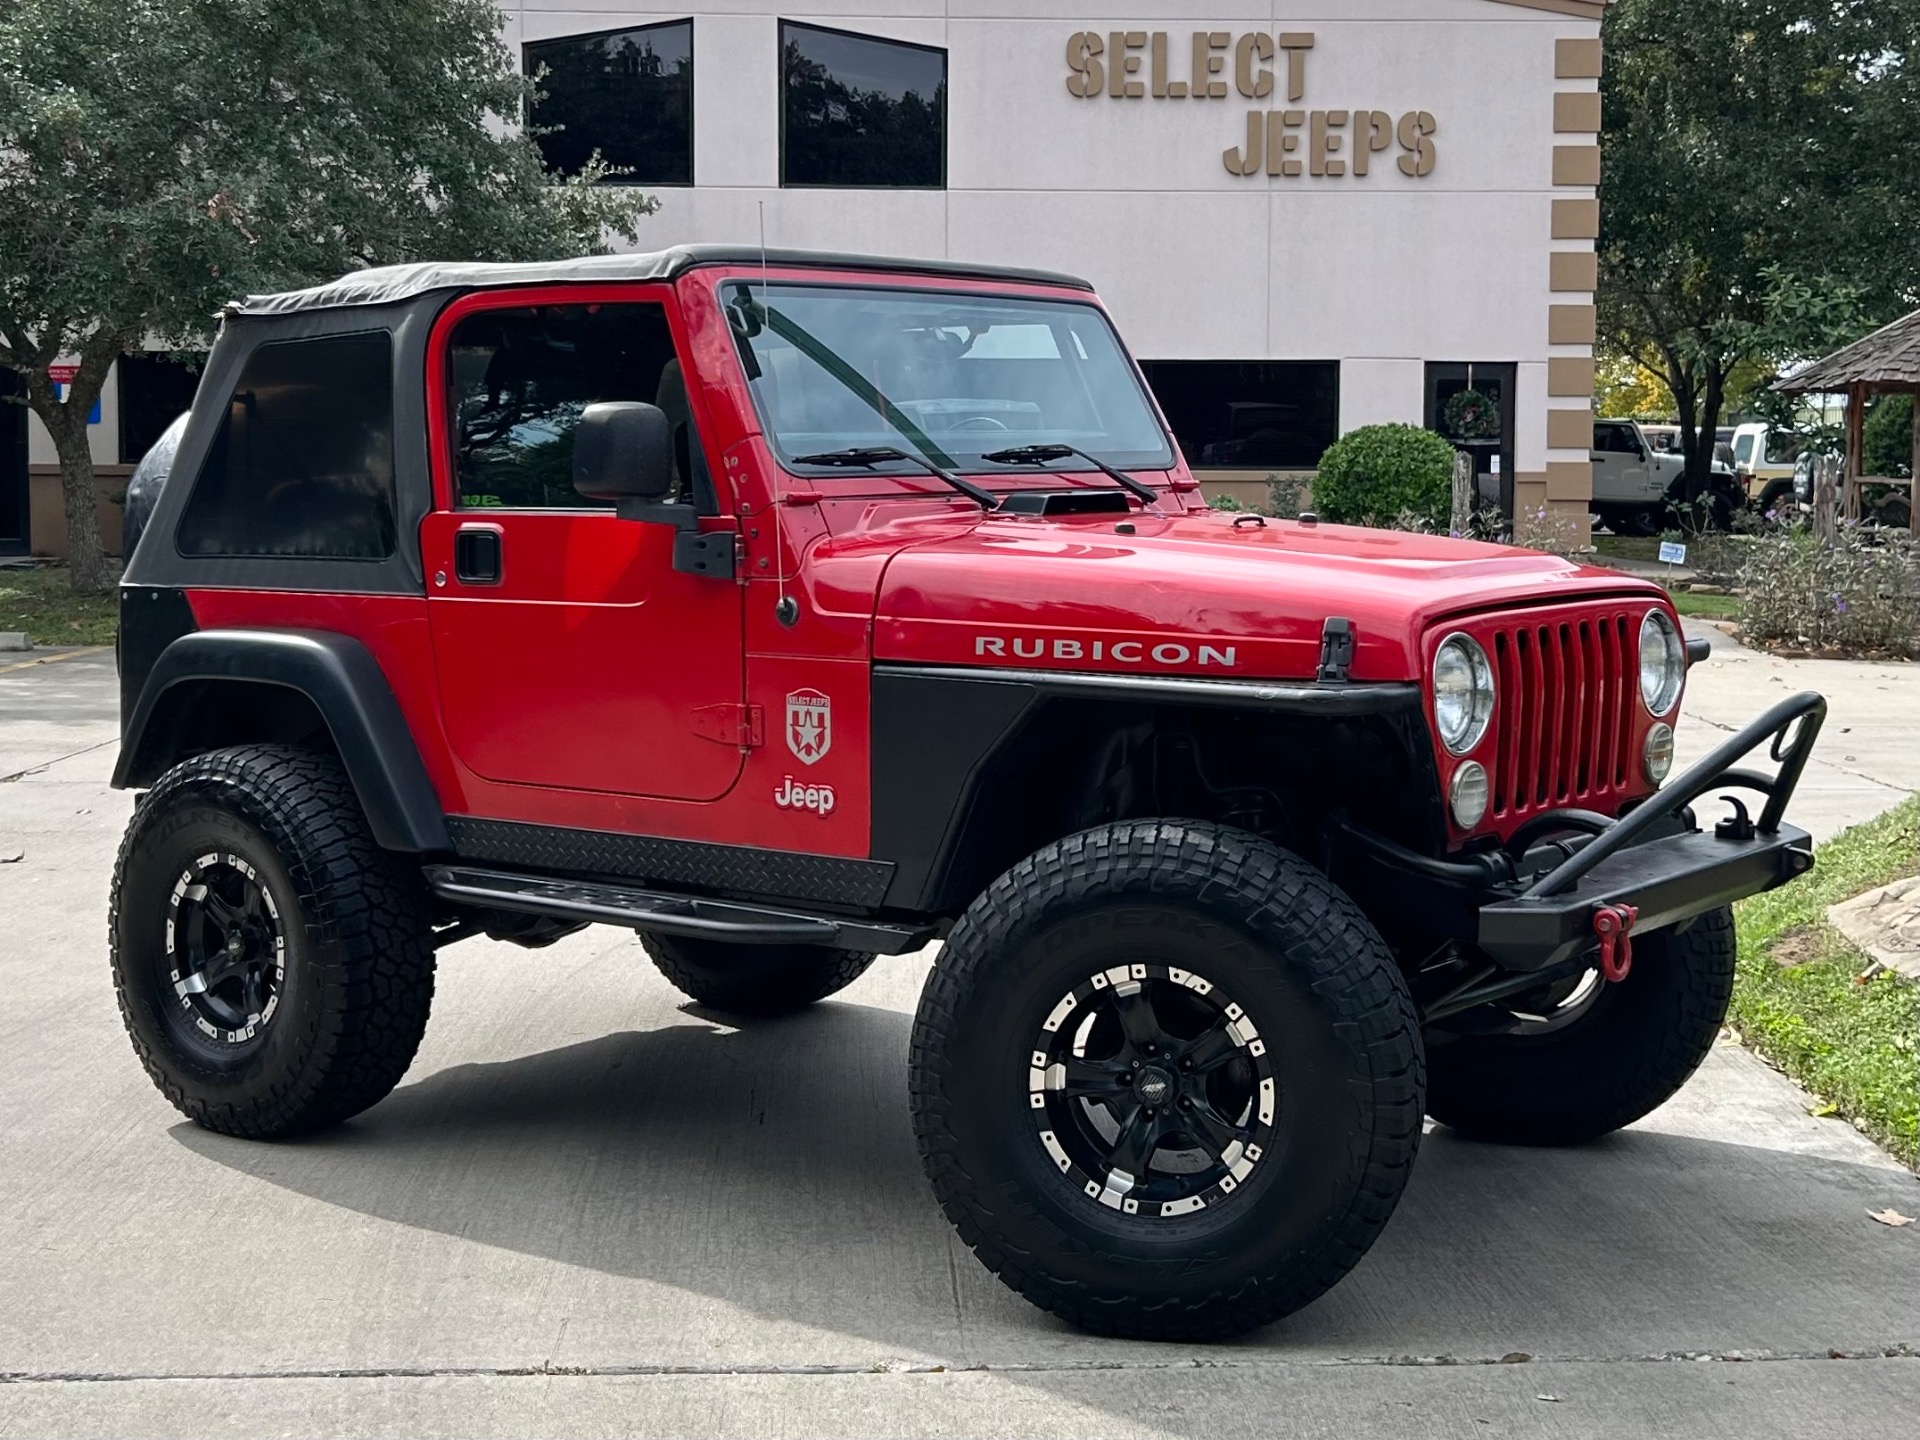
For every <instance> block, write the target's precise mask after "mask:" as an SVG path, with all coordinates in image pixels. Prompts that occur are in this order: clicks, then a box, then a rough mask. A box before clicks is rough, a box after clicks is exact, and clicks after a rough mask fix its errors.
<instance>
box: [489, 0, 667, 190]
mask: <svg viewBox="0 0 1920 1440" xmlns="http://www.w3.org/2000/svg"><path fill="white" fill-rule="evenodd" d="M525 53H526V67H527V73H528V74H529V75H540V72H541V70H542V68H543V67H544V68H545V71H546V74H545V75H543V76H541V78H540V80H539V82H538V83H539V88H540V90H541V91H542V92H543V93H542V95H541V96H540V98H539V99H537V100H535V101H534V102H533V103H532V104H531V105H530V106H529V107H528V110H527V119H528V121H529V123H530V124H531V125H532V127H533V128H534V130H535V131H545V132H547V133H544V134H536V135H535V137H534V138H535V141H536V143H537V144H538V145H539V146H540V153H541V155H542V156H543V157H544V158H545V160H546V162H547V168H548V169H549V170H553V171H556V172H558V173H559V174H562V175H572V174H575V173H577V172H578V171H579V169H580V167H581V166H583V165H585V164H586V163H587V160H588V159H589V158H590V157H591V156H592V154H593V152H594V151H596V150H598V151H599V152H600V158H601V159H602V160H604V161H606V162H607V164H609V165H611V166H613V167H614V168H615V169H616V170H620V171H623V172H625V173H623V174H620V175H617V176H615V177H614V181H613V183H615V184H620V185H691V184H692V183H693V21H691V20H675V21H671V22H669V23H668V24H665V25H642V26H639V27H637V28H635V29H631V30H603V31H600V32H599V33H597V34H593V35H568V36H566V37H565V38H563V39H559V40H541V41H538V42H536V43H534V44H531V45H528V46H526V47H525Z"/></svg>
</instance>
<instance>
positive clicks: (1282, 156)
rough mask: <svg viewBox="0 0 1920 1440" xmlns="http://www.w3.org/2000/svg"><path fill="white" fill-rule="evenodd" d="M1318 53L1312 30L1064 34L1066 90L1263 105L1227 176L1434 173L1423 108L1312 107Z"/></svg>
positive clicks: (1431, 131)
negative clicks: (1389, 168) (1390, 167)
mask: <svg viewBox="0 0 1920 1440" xmlns="http://www.w3.org/2000/svg"><path fill="white" fill-rule="evenodd" d="M1313 48H1314V36H1313V32H1312V31H1309V30H1282V31H1279V32H1278V33H1277V34H1270V33H1269V32H1267V31H1265V30H1249V31H1247V32H1245V33H1243V34H1237V35H1236V34H1235V33H1234V32H1233V31H1231V30H1195V31H1192V32H1191V33H1173V32H1169V31H1166V30H1151V31H1149V30H1109V31H1105V32H1102V31H1099V30H1080V31H1076V32H1075V33H1074V34H1072V35H1070V36H1068V37H1067V93H1068V94H1069V95H1072V96H1073V97H1074V98H1075V99H1079V100H1093V99H1097V98H1098V97H1100V96H1102V95H1104V96H1106V97H1107V98H1108V99H1110V100H1139V99H1142V98H1151V99H1154V100H1180V101H1193V100H1227V99H1229V98H1230V97H1232V96H1234V95H1238V96H1240V97H1241V98H1242V99H1246V100H1254V101H1262V102H1265V104H1264V105H1263V106H1262V107H1261V108H1257V109H1253V110H1249V111H1248V112H1247V115H1246V131H1245V135H1244V138H1240V139H1239V143H1238V144H1236V145H1233V146H1231V147H1229V148H1228V149H1226V150H1224V151H1222V152H1221V156H1220V158H1221V160H1222V162H1223V163H1224V164H1225V165H1226V167H1227V173H1228V174H1230V175H1259V174H1262V173H1265V174H1267V175H1275V176H1280V177H1282V178H1284V179H1294V178H1297V177H1301V176H1311V177H1314V178H1325V179H1337V178H1340V177H1342V176H1349V175H1350V176H1354V177H1357V178H1360V179H1365V178H1366V177H1367V176H1368V175H1371V174H1372V173H1373V171H1374V169H1375V168H1376V167H1377V166H1383V165H1385V164H1387V163H1388V161H1389V160H1391V161H1392V162H1393V163H1394V164H1395V165H1397V166H1398V167H1399V170H1400V173H1401V174H1403V175H1408V176H1411V177H1413V178H1414V179H1421V178H1424V177H1425V176H1428V175H1431V174H1432V173H1433V167H1434V163H1435V161H1436V160H1437V159H1438V151H1437V150H1436V149H1435V147H1434V136H1435V135H1437V134H1438V133H1439V131H1440V126H1439V123H1438V122H1437V121H1436V120H1435V119H1434V118H1433V116H1432V115H1431V114H1429V113H1428V112H1427V111H1425V110H1408V111H1405V112H1404V113H1402V114H1400V115H1398V116H1395V115H1394V113H1393V112H1392V111H1389V110H1373V109H1358V110H1310V109H1308V108H1306V105H1305V103H1304V102H1305V101H1306V98H1307V88H1308V75H1309V70H1310V68H1311V67H1310V66H1309V63H1308V62H1309V60H1310V59H1311V57H1312V52H1313ZM1283 95H1284V99H1283V98H1282V97H1283ZM1237 138H1238V137H1237Z"/></svg>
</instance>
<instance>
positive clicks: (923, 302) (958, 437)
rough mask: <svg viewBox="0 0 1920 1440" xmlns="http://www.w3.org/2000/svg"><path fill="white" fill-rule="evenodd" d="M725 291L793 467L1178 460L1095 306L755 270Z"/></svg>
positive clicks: (1131, 464) (1167, 463)
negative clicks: (1042, 457)
mask: <svg viewBox="0 0 1920 1440" xmlns="http://www.w3.org/2000/svg"><path fill="white" fill-rule="evenodd" d="M722 299H723V300H724V301H725V303H726V306H727V313H728V316H729V319H730V320H731V322H732V325H733V329H734V336H735V339H736V340H737V341H738V343H739V346H740V351H741V360H742V363H743V364H744V365H745V367H746V371H747V377H748V384H749V388H750V389H751V390H752V392H753V400H754V405H755V407H756V409H757V410H758V411H759V414H760V422H761V425H762V426H763V428H764V429H765V431H766V434H767V438H768V440H769V441H770V442H771V443H772V445H773V449H774V453H775V454H777V455H778V456H779V457H780V460H781V462H782V463H783V464H786V465H796V464H801V462H799V461H798V459H797V457H799V456H804V455H817V454H827V453H832V452H836V451H846V450H854V449H866V448H870V447H877V446H891V447H893V448H896V449H900V450H906V451H910V452H913V453H916V454H920V455H924V456H926V457H927V458H928V459H930V460H932V461H933V462H934V463H936V464H938V465H942V466H945V467H947V468H949V469H964V470H972V471H975V472H976V473H977V472H981V471H985V472H987V473H989V474H1001V473H1008V467H1006V466H1004V465H996V464H994V463H993V462H991V461H983V460H982V459H981V456H983V455H985V454H987V453H988V452H991V451H995V450H1006V449H1008V448H1010V447H1014V446H1027V445H1040V444H1062V445H1072V446H1074V447H1076V448H1077V449H1081V450H1085V451H1087V452H1088V453H1090V454H1092V455H1096V456H1098V457H1099V458H1100V459H1102V460H1104V461H1106V462H1107V463H1108V464H1109V465H1114V466H1117V467H1119V468H1121V469H1135V470H1164V469H1169V468H1171V467H1172V465H1173V463H1174V462H1173V452H1172V450H1171V449H1170V447H1169V445H1168V442H1167V437H1166V433H1165V432H1164V431H1163V430H1162V429H1161V428H1160V421H1159V419H1158V417H1156V416H1155V414H1154V412H1153V407H1152V406H1151V405H1150V404H1149V403H1148V401H1147V396H1146V392H1145V391H1144V389H1142V387H1141V384H1140V381H1139V379H1138V378H1137V377H1136V375H1135V373H1134V369H1133V366H1132V364H1131V363H1129V361H1128V360H1127V357H1126V353H1125V352H1124V351H1123V350H1121V348H1120V342H1119V340H1118V339H1117V338H1116V337H1115V335H1114V333H1113V327H1112V326H1110V325H1109V324H1108V323H1107V320H1106V317H1105V316H1104V315H1102V314H1101V313H1100V311H1098V310H1097V309H1095V308H1094V307H1093V306H1091V305H1078V304H1073V303H1071V302H1062V301H1054V300H1014V299H1005V298H1002V297H999V296H984V295H979V296H976V295H963V294H954V293H950V292H934V291H916V290H880V289H871V290H869V289H861V288H858V287H854V286H831V285H787V284H780V283H777V282H776V283H774V284H771V285H767V284H763V283H761V282H757V281H756V282H746V281H729V282H728V283H727V284H726V286H725V287H724V289H723V293H722ZM877 465H878V466H879V467H881V468H886V469H897V468H905V467H902V465H901V462H899V461H892V462H888V461H884V460H883V461H879V462H877ZM801 468H810V467H807V466H805V465H804V464H802V465H801ZM1013 473H1018V471H1017V470H1015V471H1014V472H1013Z"/></svg>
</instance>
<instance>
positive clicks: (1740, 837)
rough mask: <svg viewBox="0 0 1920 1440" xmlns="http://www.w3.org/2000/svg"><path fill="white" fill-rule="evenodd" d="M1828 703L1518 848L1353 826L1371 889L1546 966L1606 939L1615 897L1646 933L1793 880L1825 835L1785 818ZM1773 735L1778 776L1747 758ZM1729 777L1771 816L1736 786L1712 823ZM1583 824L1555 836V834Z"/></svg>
mask: <svg viewBox="0 0 1920 1440" xmlns="http://www.w3.org/2000/svg"><path fill="white" fill-rule="evenodd" d="M1826 713H1827V702H1826V701H1825V700H1824V699H1822V698H1821V697H1820V696H1819V695H1815V694H1812V693H1810V692H1809V693H1806V694H1801V695H1796V696H1794V697H1793V698H1792V699H1790V700H1783V701H1781V702H1780V703H1779V704H1778V705H1775V706H1774V707H1773V708H1772V709H1771V710H1769V711H1767V713H1766V714H1764V715H1762V716H1760V717H1759V718H1758V719H1757V720H1755V721H1754V722H1753V723H1752V724H1751V725H1748V726H1747V727H1746V728H1745V729H1744V730H1742V731H1741V732H1740V733H1739V734H1737V735H1735V736H1733V737H1732V738H1731V739H1729V740H1728V741H1727V742H1726V743H1725V744H1723V745H1721V746H1719V747H1718V748H1717V749H1716V750H1714V752H1713V753H1712V754H1711V755H1708V756H1707V757H1706V758H1705V759H1703V760H1701V761H1700V763H1699V764H1697V765H1695V766H1693V767H1692V768H1691V769H1689V770H1688V771H1687V772H1686V773H1685V774H1684V775H1681V776H1680V777H1679V778H1677V779H1676V780H1674V781H1672V782H1671V783H1670V784H1669V785H1668V786H1667V787H1666V789H1664V790H1662V791H1661V792H1660V793H1659V794H1657V795H1655V796H1653V797H1652V798H1650V799H1648V800H1647V801H1645V802H1644V803H1642V804H1641V805H1640V806H1639V807H1637V808H1636V809H1634V810H1633V811H1631V812H1630V813H1628V814H1627V815H1625V816H1622V817H1621V818H1620V819H1618V820H1612V819H1608V818H1607V817H1605V816H1602V815H1596V814H1594V813H1592V812H1590V811H1584V810H1562V811H1554V812H1550V813H1548V814H1545V815H1542V816H1540V817H1538V818H1537V819H1535V820H1532V821H1530V822H1528V823H1527V825H1525V826H1523V827H1522V829H1521V831H1520V832H1519V833H1517V834H1516V835H1515V836H1514V838H1513V840H1512V841H1511V842H1510V843H1509V846H1508V848H1507V850H1505V851H1501V852H1496V853H1493V854H1487V855H1473V856H1468V857H1465V858H1464V859H1459V860H1434V859H1431V858H1429V857H1426V856H1421V855H1418V854H1415V853H1414V852H1412V851H1409V850H1407V849H1405V848H1403V847H1401V846H1399V845H1396V844H1394V843H1393V842H1391V841H1389V840H1386V839H1384V838H1383V837H1381V836H1378V835H1374V834H1371V833H1370V832H1367V831H1364V830H1361V829H1359V828H1358V827H1355V826H1346V827H1344V828H1343V832H1342V833H1343V835H1344V836H1345V838H1346V839H1348V840H1350V841H1351V842H1353V843H1354V844H1355V845H1356V846H1357V847H1358V849H1359V850H1360V852H1361V853H1362V854H1363V855H1364V856H1365V857H1366V863H1367V866H1368V874H1367V876H1366V880H1365V888H1366V889H1367V890H1368V891H1369V892H1371V894H1373V895H1374V896H1376V897H1381V898H1383V899H1384V898H1385V897H1387V896H1392V897H1393V904H1394V908H1395V910H1396V911H1397V913H1399V914H1401V915H1407V914H1409V911H1411V912H1412V914H1413V916H1414V917H1415V918H1416V920H1417V922H1418V921H1424V922H1425V923H1426V925H1427V927H1428V928H1430V929H1432V930H1434V931H1436V932H1438V933H1439V934H1442V935H1445V936H1447V937H1448V938H1450V939H1454V940H1458V941H1463V942H1467V943H1470V944H1472V945H1473V946H1475V947H1477V948H1478V949H1479V950H1480V951H1482V952H1484V954H1485V956H1486V958H1487V959H1488V960H1490V961H1492V962H1493V964H1494V965H1496V966H1498V967H1499V968H1500V969H1501V970H1505V971H1513V972H1521V973H1527V974H1531V973H1535V972H1538V971H1542V970H1547V969H1551V968H1553V967H1555V966H1560V965H1563V964H1565V963H1566V962H1567V961H1569V960H1571V959H1572V958H1574V957H1575V956H1578V955H1580V954H1582V953H1583V952H1585V951H1588V950H1591V949H1593V948H1595V946H1596V944H1597V938H1596V934H1595V929H1594V917H1595V915H1596V914H1597V913H1598V912H1599V911H1600V909H1601V908H1602V907H1603V906H1623V905H1624V906H1632V907H1633V908H1634V909H1635V910H1637V911H1638V912H1639V916H1638V919H1637V921H1636V922H1635V924H1634V930H1635V931H1636V932H1642V933H1644V932H1648V931H1653V930H1660V929H1665V928H1667V927H1669V926H1673V925H1678V924H1681V923H1683V922H1685V921H1687V920H1691V919H1693V918H1694V917H1695V916H1698V915H1702V914H1705V913H1706V912H1707V911H1709V910H1714V909H1718V908H1719V907H1720V906H1722V905H1727V904H1731V903H1732V902H1733V901H1735V900H1740V899H1744V898H1745V897H1746V896H1748V895H1757V894H1759V893H1760V892H1761V891H1763V890H1771V889H1773V888H1774V887H1775V886H1778V885H1783V884H1785V883H1786V882H1787V881H1789V880H1791V879H1793V878H1794V877H1795V876H1796V875H1803V874H1805V873H1806V872H1807V871H1808V870H1810V869H1812V868H1813V842H1812V838H1811V837H1810V836H1809V835H1808V834H1807V833H1806V831H1804V830H1800V829H1796V828H1795V827H1793V826H1791V825H1785V824H1782V823H1781V816H1782V814H1783V813H1784V812H1785V810H1786V807H1787V802H1788V801H1789V800H1790V799H1791V798H1792V796H1793V792H1794V789H1795V787H1796V786H1797V785H1798V784H1799V782H1800V774H1801V771H1802V770H1804V769H1805V768H1806V763H1807V761H1808V759H1809V758H1810V757H1811V755H1812V753H1813V744H1814V740H1815V739H1816V738H1817V737H1818V735H1819V733H1820V726H1821V724H1822V723H1823V722H1824V720H1825V719H1826ZM1762 744H1766V745H1768V753H1769V756H1770V758H1771V759H1773V760H1775V761H1777V762H1778V764H1779V769H1778V771H1777V772H1776V773H1775V774H1773V775H1763V774H1760V773H1758V772H1756V771H1752V770H1743V769H1739V768H1737V767H1738V765H1739V762H1740V761H1742V760H1744V759H1745V758H1746V756H1747V754H1748V753H1749V752H1750V751H1752V750H1754V749H1756V748H1758V747H1759V746H1760V745H1762ZM1720 789H1734V790H1748V791H1756V792H1758V793H1759V794H1761V795H1764V796H1765V797H1766V804H1765V806H1764V807H1763V808H1762V810H1761V813H1760V816H1759V818H1758V819H1750V818H1749V817H1748V815H1747V810H1746V807H1745V805H1744V804H1743V803H1742V802H1740V801H1738V800H1736V799H1734V798H1733V797H1732V796H1726V797H1723V798H1725V799H1726V800H1727V802H1728V803H1729V804H1730V805H1731V807H1732V811H1733V813H1732V814H1730V815H1729V816H1728V817H1727V818H1726V819H1724V820H1722V821H1721V822H1720V823H1719V824H1717V825H1716V826H1715V827H1714V828H1713V829H1712V830H1711V831H1702V830H1700V829H1698V828H1697V827H1696V825H1695V823H1694V817H1693V810H1692V808H1691V807H1692V806H1693V804H1694V802H1695V801H1697V800H1699V799H1701V797H1703V796H1704V795H1706V794H1707V793H1708V792H1710V791H1713V790H1720ZM1552 835H1560V836H1572V837H1574V838H1571V839H1566V838H1562V839H1557V840H1552V841H1551V842H1549V843H1536V842H1538V841H1544V840H1546V838H1547V837H1548V836H1552Z"/></svg>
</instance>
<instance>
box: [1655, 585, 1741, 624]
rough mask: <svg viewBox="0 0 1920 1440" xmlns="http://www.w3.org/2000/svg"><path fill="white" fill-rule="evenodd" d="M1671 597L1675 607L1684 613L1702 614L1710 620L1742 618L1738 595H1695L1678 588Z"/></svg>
mask: <svg viewBox="0 0 1920 1440" xmlns="http://www.w3.org/2000/svg"><path fill="white" fill-rule="evenodd" d="M1670 598H1671V599H1672V601H1673V608H1674V609H1676V610H1678V611H1679V612H1680V613H1681V614H1682V615H1701V616H1705V617H1706V618H1707V619H1709V620H1738V619H1739V618H1740V597H1739V596H1738V595H1695V594H1692V593H1691V592H1689V591H1686V590H1676V591H1674V592H1673V593H1672V595H1671V597H1670Z"/></svg>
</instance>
